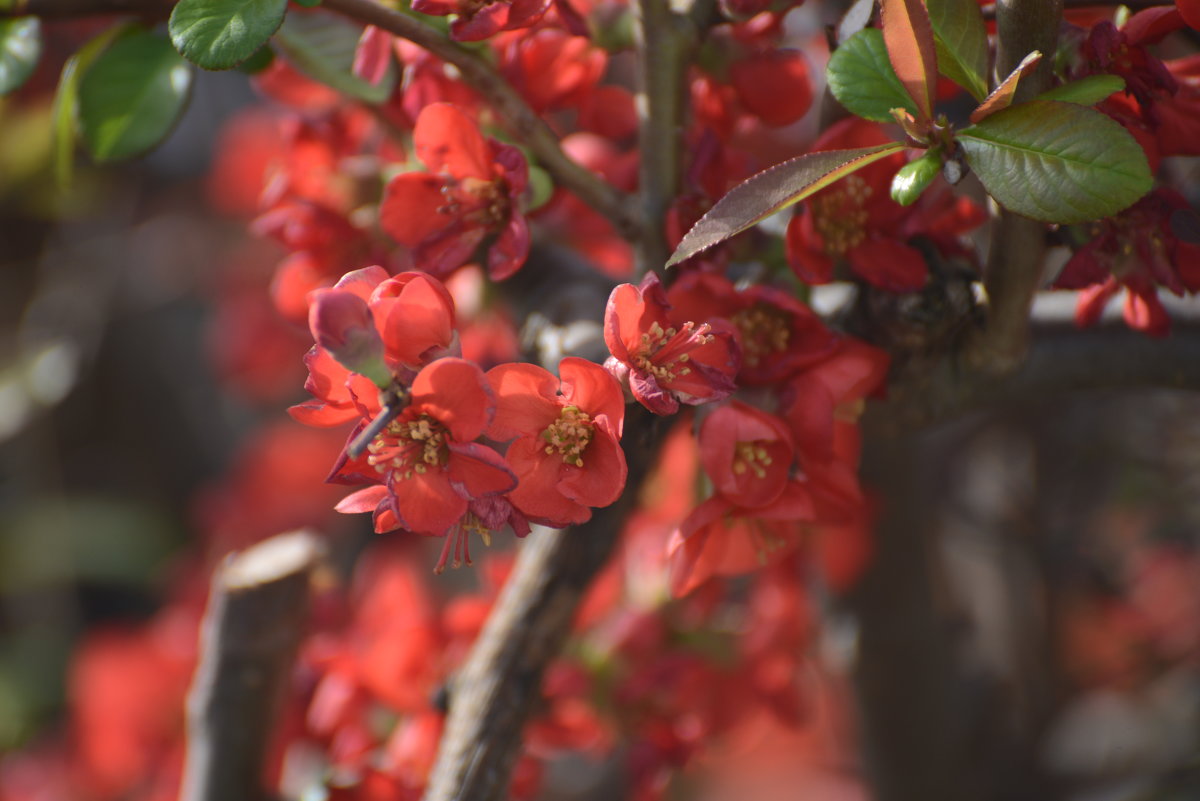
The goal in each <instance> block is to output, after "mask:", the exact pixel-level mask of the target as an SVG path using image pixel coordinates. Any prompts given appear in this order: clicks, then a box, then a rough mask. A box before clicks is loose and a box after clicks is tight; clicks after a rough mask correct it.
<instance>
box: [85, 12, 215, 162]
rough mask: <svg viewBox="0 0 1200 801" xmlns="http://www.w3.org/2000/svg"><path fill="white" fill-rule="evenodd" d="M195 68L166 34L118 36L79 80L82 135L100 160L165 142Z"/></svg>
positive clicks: (121, 157) (133, 152)
mask: <svg viewBox="0 0 1200 801" xmlns="http://www.w3.org/2000/svg"><path fill="white" fill-rule="evenodd" d="M191 86H192V70H191V67H189V66H188V64H187V62H186V61H184V60H183V58H181V57H180V55H179V54H178V53H176V52H175V48H174V47H172V46H171V43H170V42H169V41H167V39H166V38H165V37H162V36H158V35H156V34H153V33H150V32H148V31H144V30H137V31H133V32H132V33H130V34H128V35H127V36H123V37H122V38H120V39H117V40H116V41H115V42H113V43H112V45H110V46H109V48H108V49H107V50H105V51H104V52H103V53H102V54H101V55H100V56H99V58H97V59H96V61H95V63H94V64H92V66H91V68H90V69H88V70H87V72H85V73H84V74H83V77H82V78H81V79H80V81H79V103H78V114H77V122H78V127H79V134H80V138H81V139H82V140H83V144H84V146H85V147H86V148H87V149H88V152H89V153H91V154H92V158H94V159H95V160H96V161H98V162H107V161H117V160H119V159H124V158H129V157H131V156H136V155H138V154H139V153H144V152H145V151H147V150H149V149H150V148H152V147H154V146H155V145H157V144H158V143H159V142H161V141H162V140H163V139H164V138H165V137H166V135H167V134H168V133H170V131H171V128H172V127H174V125H175V122H176V120H178V119H179V115H180V114H181V113H182V112H183V108H184V106H185V105H186V104H187V98H188V91H189V90H190V89H191Z"/></svg>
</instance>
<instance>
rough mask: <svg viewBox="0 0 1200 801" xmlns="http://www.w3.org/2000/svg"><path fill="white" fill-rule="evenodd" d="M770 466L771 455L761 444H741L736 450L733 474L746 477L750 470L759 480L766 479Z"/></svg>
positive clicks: (755, 442) (756, 442)
mask: <svg viewBox="0 0 1200 801" xmlns="http://www.w3.org/2000/svg"><path fill="white" fill-rule="evenodd" d="M770 466H771V454H770V453H768V452H767V449H766V447H765V446H764V445H762V444H761V443H760V442H758V441H754V442H739V443H738V444H737V446H736V447H735V448H734V452H733V472H734V473H735V474H736V475H739V476H741V475H745V474H746V471H747V470H749V471H750V472H752V473H754V475H756V476H758V477H759V478H765V477H766V475H767V468H768V467H770Z"/></svg>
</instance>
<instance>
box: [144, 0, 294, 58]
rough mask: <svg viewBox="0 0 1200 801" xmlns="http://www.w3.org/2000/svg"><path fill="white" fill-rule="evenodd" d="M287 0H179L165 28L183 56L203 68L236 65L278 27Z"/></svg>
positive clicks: (253, 51)
mask: <svg viewBox="0 0 1200 801" xmlns="http://www.w3.org/2000/svg"><path fill="white" fill-rule="evenodd" d="M286 11H287V0H179V5H177V6H175V10H174V11H172V12H171V20H170V21H169V22H168V23H167V31H168V32H169V33H170V34H171V42H172V44H174V45H175V49H177V50H178V51H179V52H180V53H181V54H182V55H183V57H184V58H186V59H187V60H188V61H190V62H192V63H193V64H195V65H197V66H199V67H203V68H204V69H206V70H227V69H230V68H232V67H236V66H237V65H238V64H240V63H242V62H243V61H245V60H246V59H248V58H250V56H252V55H254V53H255V52H256V51H257V50H258V49H259V48H260V47H262V46H263V45H264V44H265V43H266V41H267V40H268V39H270V38H271V34H273V33H275V31H276V30H278V29H279V26H280V24H281V23H282V22H283V15H284V13H285V12H286Z"/></svg>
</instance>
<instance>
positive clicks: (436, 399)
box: [332, 358, 516, 568]
mask: <svg viewBox="0 0 1200 801" xmlns="http://www.w3.org/2000/svg"><path fill="white" fill-rule="evenodd" d="M493 411H494V401H493V398H492V392H491V388H490V387H489V385H488V383H487V380H486V379H485V377H484V375H483V371H481V370H480V369H479V368H478V367H477V366H475V365H474V364H471V363H470V362H466V361H463V360H462V359H453V358H447V359H439V360H438V361H435V362H433V363H432V364H430V365H428V366H427V367H425V368H423V369H422V370H421V372H419V373H418V374H417V376H416V378H415V379H414V380H413V384H412V390H411V395H410V400H409V403H408V405H407V406H406V407H405V408H404V410H403V411H402V412H401V413H400V414H399V415H398V416H397V417H396V419H394V420H392V421H391V422H390V423H389V424H388V425H387V426H386V427H385V428H384V430H383V431H382V432H381V433H380V434H379V435H377V436H376V437H375V439H374V440H372V442H371V443H370V445H369V446H368V448H367V454H365V455H364V456H363V457H360V458H357V459H350V458H346V459H344V460H343V461H342V462H341V463H340V464H339V465H338V467H337V469H336V470H335V472H334V475H333V476H332V480H334V481H338V482H339V483H356V482H359V481H362V480H364V479H365V480H374V481H378V482H380V483H381V484H382V486H373V487H368V488H367V489H364V490H359V491H358V492H355V493H353V494H351V495H349V496H347V497H346V498H345V499H344V500H343V501H342V502H341V503H340V504H339V505H338V511H340V512H364V511H372V512H373V513H374V515H375V528H376V530H377V531H387V530H389V529H392V528H404V529H406V530H408V531H412V532H414V533H418V534H425V535H428V536H435V537H440V536H444V535H446V534H447V533H449V531H450V529H452V528H454V527H455V526H459V527H460V529H461V531H460V532H459V534H458V536H457V537H456V538H447V551H446V552H444V553H443V555H442V560H441V561H440V562H439V568H440V567H441V566H442V565H444V563H445V561H446V559H447V557H448V549H449V547H450V541H451V539H455V540H456V541H457V540H459V539H461V537H463V536H465V535H466V534H467V533H469V532H471V531H476V532H478V533H480V534H481V535H483V536H485V540H486V534H485V531H486V529H483V527H482V524H481V523H480V521H479V519H478V517H477V516H475V515H474V514H469V507H470V503H471V501H473V500H476V499H481V498H486V497H489V496H495V495H500V494H502V493H505V492H508V491H509V490H511V489H513V487H515V486H516V479H515V477H514V476H513V474H512V471H511V470H510V469H509V468H508V465H507V464H506V463H505V462H504V460H503V459H502V458H500V455H499V454H497V453H496V452H495V451H493V450H492V449H491V448H488V447H486V446H484V445H480V444H478V443H476V442H475V441H474V440H475V439H477V438H478V437H479V436H480V435H481V434H482V433H483V432H484V430H485V429H486V428H487V426H488V424H489V423H490V422H491V418H492V414H493ZM468 558H469V555H468Z"/></svg>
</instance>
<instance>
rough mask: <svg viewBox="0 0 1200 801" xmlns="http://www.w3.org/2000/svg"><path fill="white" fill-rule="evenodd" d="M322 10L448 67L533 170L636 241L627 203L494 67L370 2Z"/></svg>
mask: <svg viewBox="0 0 1200 801" xmlns="http://www.w3.org/2000/svg"><path fill="white" fill-rule="evenodd" d="M322 6H323V7H324V8H327V9H329V10H330V11H334V12H336V13H338V14H341V15H343V16H346V17H350V18H352V19H356V20H358V21H359V22H365V23H367V24H369V25H374V26H376V27H377V28H381V29H383V30H385V31H387V32H389V33H391V34H394V35H396V36H399V37H400V38H402V39H407V40H408V41H410V42H412V43H413V44H415V45H418V46H420V47H422V48H424V49H425V50H428V51H429V52H430V53H432V54H433V55H435V56H437V57H438V58H440V59H441V60H442V61H445V62H446V63H447V64H452V65H453V66H454V67H455V68H456V69H457V70H458V72H459V77H460V78H461V79H462V81H463V82H464V83H465V84H467V85H468V86H470V87H471V88H472V89H474V90H475V91H476V92H478V93H479V94H480V95H482V96H483V97H484V99H486V100H487V102H488V104H489V105H490V106H491V107H492V108H493V109H495V111H496V112H497V113H499V115H500V117H501V118H502V119H504V120H505V122H507V123H508V125H509V126H510V128H511V129H512V133H513V135H514V136H516V137H517V139H518V141H520V142H521V144H523V145H525V146H527V147H528V148H529V150H530V151H531V152H532V153H533V154H534V156H535V157H536V158H537V161H538V164H539V165H540V166H542V167H544V168H545V169H546V171H547V172H549V173H550V175H551V176H552V177H553V178H554V180H555V181H556V182H557V183H558V184H559V185H561V186H563V187H565V188H567V189H569V190H570V191H572V192H574V193H575V194H576V195H577V196H578V197H579V199H580V200H582V201H583V202H584V203H586V204H588V205H589V206H591V207H592V208H593V209H595V210H596V211H597V212H599V213H600V214H602V215H603V216H604V217H606V218H607V219H608V220H609V221H610V222H611V223H612V224H613V225H614V226H616V228H617V230H618V232H619V233H620V234H621V236H623V237H625V238H626V239H628V240H630V241H633V240H636V239H637V238H638V236H639V235H640V226H639V223H638V221H637V218H636V216H635V215H634V214H633V213H631V211H630V203H629V200H628V199H627V198H625V197H624V196H623V195H622V193H621V192H619V191H617V190H616V189H615V188H613V187H612V186H611V185H609V184H608V183H606V182H605V181H604V179H602V178H600V177H599V176H598V175H596V174H595V173H593V172H591V171H589V170H587V169H586V168H584V167H582V166H580V165H579V164H577V163H576V162H575V161H573V160H572V159H571V158H570V156H568V155H567V154H566V153H564V152H563V150H562V148H561V147H559V143H558V137H557V136H556V135H555V133H554V131H552V130H551V129H550V126H548V125H547V124H546V123H545V122H544V121H543V120H542V118H541V117H540V116H538V114H537V112H535V111H534V110H533V109H532V108H530V107H529V104H528V103H526V102H525V100H524V98H522V97H521V95H520V94H518V93H517V91H516V89H514V88H513V87H512V85H511V84H509V83H508V81H506V80H505V79H504V78H503V77H502V76H501V75H500V74H499V72H498V71H497V70H496V67H495V66H494V65H492V64H489V63H488V62H487V61H485V60H484V59H482V58H480V57H479V56H477V55H475V54H474V53H472V52H470V51H469V50H466V49H465V48H463V47H460V46H459V45H458V44H456V43H455V42H452V41H450V40H449V39H447V38H446V36H445V35H444V34H443V33H442V32H441V31H438V30H437V29H436V28H433V27H431V26H429V25H426V24H425V23H423V22H421V21H420V20H418V19H416V18H415V17H411V16H409V15H407V14H401V13H400V12H399V11H394V10H392V9H390V8H388V7H386V6H383V5H380V4H379V3H376V2H375V0H325V2H324V3H323V4H322Z"/></svg>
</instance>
